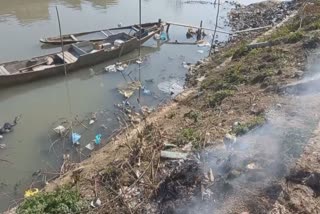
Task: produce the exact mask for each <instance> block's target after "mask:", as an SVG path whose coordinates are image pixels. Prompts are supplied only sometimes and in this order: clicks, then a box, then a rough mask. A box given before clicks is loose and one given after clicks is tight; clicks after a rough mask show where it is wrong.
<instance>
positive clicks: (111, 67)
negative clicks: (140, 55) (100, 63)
mask: <svg viewBox="0 0 320 214" xmlns="http://www.w3.org/2000/svg"><path fill="white" fill-rule="evenodd" d="M104 70H105V71H106V72H117V69H116V65H109V66H107V67H105V68H104Z"/></svg>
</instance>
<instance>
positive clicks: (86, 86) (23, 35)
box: [0, 0, 230, 211]
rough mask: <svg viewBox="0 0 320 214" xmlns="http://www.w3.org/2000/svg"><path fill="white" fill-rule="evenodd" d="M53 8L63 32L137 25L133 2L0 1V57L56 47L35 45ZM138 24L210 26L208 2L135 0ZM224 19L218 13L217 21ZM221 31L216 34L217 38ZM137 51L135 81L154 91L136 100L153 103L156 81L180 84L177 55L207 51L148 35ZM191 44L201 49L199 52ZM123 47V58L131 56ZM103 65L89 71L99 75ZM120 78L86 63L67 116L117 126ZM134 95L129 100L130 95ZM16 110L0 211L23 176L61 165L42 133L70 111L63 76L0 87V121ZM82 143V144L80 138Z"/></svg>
mask: <svg viewBox="0 0 320 214" xmlns="http://www.w3.org/2000/svg"><path fill="white" fill-rule="evenodd" d="M56 5H57V6H58V8H59V11H60V16H61V21H62V31H63V33H64V34H66V33H72V32H82V31H90V30H96V29H103V28H107V27H116V26H117V25H118V23H122V25H129V24H134V23H138V20H139V16H138V0H91V1H89V0H60V1H58V0H28V1H26V0H10V1H7V0H5V1H1V2H0V32H1V34H0V35H1V36H0V38H1V39H0V50H1V52H0V62H6V61H11V60H19V59H24V58H30V57H32V56H38V55H43V54H46V53H51V52H54V51H57V50H58V49H42V48H41V45H40V43H39V42H38V40H39V38H40V37H43V36H55V35H58V32H59V31H58V23H57V18H56V13H55V6H56ZM142 5H143V7H142V11H143V14H142V22H150V21H157V20H158V18H161V19H162V20H166V21H174V22H181V23H189V24H193V25H199V23H200V20H203V22H204V26H205V27H210V28H213V23H214V19H215V8H214V7H213V5H201V4H184V3H183V1H182V0H161V1H159V0H143V1H142ZM227 7H230V6H229V5H227V4H226V5H223V9H222V12H221V17H222V18H224V17H226V13H227V11H228V9H227ZM224 20H225V19H220V24H219V25H221V26H223V23H224ZM185 33H186V29H185V28H179V27H173V28H171V31H170V37H171V39H172V40H179V41H185V40H186V38H185ZM225 38H226V37H225V36H224V35H219V40H223V39H225ZM145 46H146V47H144V48H143V49H142V53H143V54H144V55H147V56H148V57H147V61H146V62H145V63H144V65H143V66H142V72H141V75H142V80H147V79H153V80H154V81H153V83H145V82H143V83H144V84H145V85H146V86H147V87H148V89H150V90H151V91H152V93H153V95H154V96H142V99H141V102H142V104H143V105H153V106H154V105H156V104H158V103H159V102H161V100H163V98H166V97H169V95H167V94H165V93H163V92H161V91H160V90H159V89H158V87H157V85H158V84H159V83H160V82H163V81H170V80H172V79H177V80H180V81H182V82H183V79H184V76H185V73H186V69H185V68H183V66H182V65H181V64H182V62H183V61H186V62H191V63H194V62H196V61H197V60H198V59H200V58H202V57H205V56H206V55H207V49H206V48H200V47H197V46H190V45H189V46H188V45H186V46H175V45H163V46H161V47H157V46H156V42H155V41H154V40H152V39H151V40H150V41H148V42H147V43H146V44H145ZM198 50H204V53H203V54H200V53H198V52H197V51H198ZM137 54H138V53H137V52H134V53H131V54H130V55H128V56H125V58H131V57H135V56H137ZM106 65H107V63H105V64H101V65H97V66H95V67H92V69H93V70H94V71H95V72H97V73H99V71H102V70H103V68H104V67H105V66H106ZM130 71H132V73H131V77H132V78H137V77H138V72H137V67H136V66H135V65H132V66H129V70H128V71H127V73H128V72H130ZM124 83H125V79H124V78H123V76H122V75H121V74H120V73H109V74H107V73H102V74H99V75H92V72H90V71H89V68H88V69H83V70H81V71H78V72H75V73H73V74H71V75H70V78H69V88H70V94H71V110H72V112H71V113H72V115H71V116H72V117H74V116H75V115H80V117H82V116H84V115H87V114H89V113H90V112H96V111H98V112H101V114H103V115H104V117H103V121H99V124H102V123H103V124H105V125H106V126H107V127H108V129H107V130H106V133H108V134H110V133H111V132H112V128H113V127H115V126H116V125H117V122H116V120H115V116H114V114H113V112H114V109H115V108H114V104H116V103H120V102H121V101H122V100H123V98H122V96H121V95H119V94H118V93H117V92H116V88H117V86H118V85H119V84H124ZM133 99H135V98H133ZM20 114H21V115H22V118H21V120H20V121H19V125H18V126H16V127H15V131H14V132H13V133H10V134H8V135H6V136H5V138H4V139H3V140H2V141H1V142H0V143H5V144H7V149H5V150H0V158H1V159H6V160H9V161H10V162H12V164H8V163H4V162H0V183H1V185H0V188H1V189H0V211H2V210H5V209H7V208H8V206H9V205H10V204H13V199H14V198H19V197H21V193H23V190H24V189H25V188H27V187H28V186H30V184H31V181H32V180H31V175H32V173H33V172H34V171H36V170H38V169H46V170H49V171H50V170H51V171H54V167H55V166H56V165H59V164H61V160H57V159H56V156H55V155H54V154H52V152H51V153H49V152H48V148H49V146H50V143H49V142H48V137H47V136H48V131H49V130H50V128H52V123H53V122H55V121H57V120H58V119H59V118H68V117H71V116H70V114H69V109H68V105H67V95H66V85H65V81H64V77H55V78H51V79H46V80H41V81H36V82H33V83H30V84H25V85H21V86H16V87H12V88H9V89H4V90H1V91H0V123H4V122H6V121H11V120H13V118H14V117H15V116H16V115H20ZM99 132H101V129H99V125H96V126H94V127H93V128H92V130H90V131H86V133H85V135H86V137H85V138H84V141H90V138H91V139H92V137H93V136H94V135H95V134H97V133H99ZM84 143H85V142H84Z"/></svg>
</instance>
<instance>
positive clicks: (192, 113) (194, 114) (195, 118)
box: [183, 110, 201, 123]
mask: <svg viewBox="0 0 320 214" xmlns="http://www.w3.org/2000/svg"><path fill="white" fill-rule="evenodd" d="M200 116H201V115H200V112H198V111H194V110H191V111H189V112H188V113H185V114H184V115H183V117H187V118H189V119H191V120H193V121H194V122H195V123H196V122H198V120H199V118H200Z"/></svg>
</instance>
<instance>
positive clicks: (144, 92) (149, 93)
mask: <svg viewBox="0 0 320 214" xmlns="http://www.w3.org/2000/svg"><path fill="white" fill-rule="evenodd" d="M141 89H142V93H143V94H145V95H151V91H150V90H149V89H147V88H146V87H145V86H142V87H141Z"/></svg>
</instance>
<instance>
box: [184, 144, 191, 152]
mask: <svg viewBox="0 0 320 214" xmlns="http://www.w3.org/2000/svg"><path fill="white" fill-rule="evenodd" d="M191 150H192V143H188V144H186V145H184V147H183V148H182V151H184V152H190V151H191Z"/></svg>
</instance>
